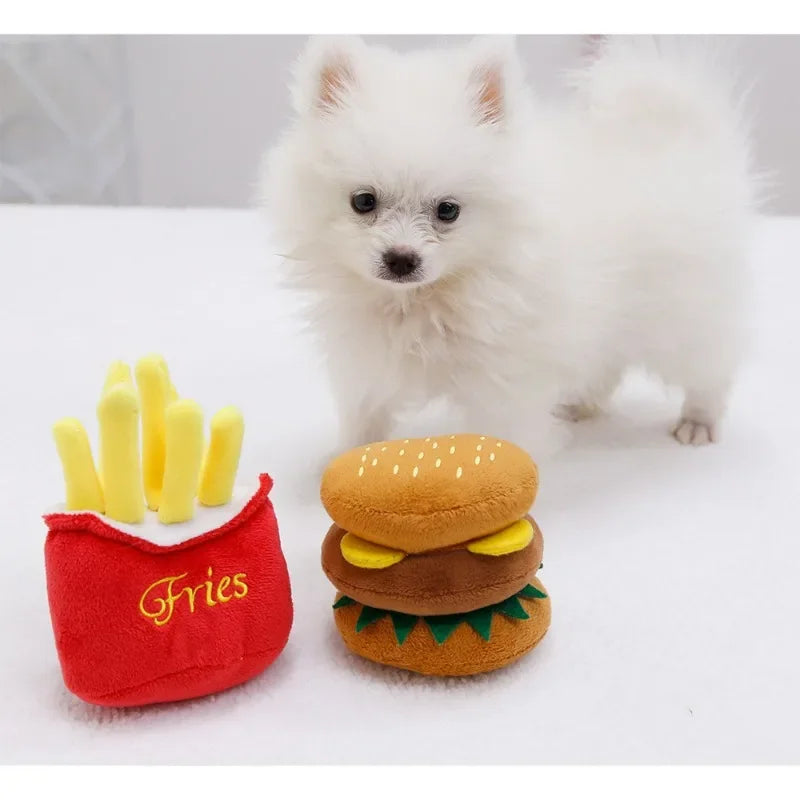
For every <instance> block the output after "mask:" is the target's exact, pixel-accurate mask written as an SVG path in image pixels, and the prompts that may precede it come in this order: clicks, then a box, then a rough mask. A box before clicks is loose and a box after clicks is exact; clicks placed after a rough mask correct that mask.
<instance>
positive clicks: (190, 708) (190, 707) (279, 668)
mask: <svg viewBox="0 0 800 800" xmlns="http://www.w3.org/2000/svg"><path fill="white" fill-rule="evenodd" d="M294 661H295V655H294V653H293V652H292V648H291V643H289V644H287V646H286V649H285V650H284V651H283V652H282V653H281V654H280V655H279V656H278V658H277V659H276V660H275V661H274V662H273V663H272V664H270V666H268V667H267V668H266V669H265V670H264V672H262V673H261V674H260V675H257V676H256V677H255V678H252V679H251V680H249V681H247V682H245V683H242V684H239V685H238V686H234V687H232V688H230V689H225V690H223V691H221V692H217V693H216V694H211V695H207V696H205V697H198V698H193V699H189V700H179V701H176V702H172V703H157V704H155V705H150V706H132V707H130V708H107V707H105V706H97V705H93V704H91V703H86V702H84V701H83V700H81V699H80V698H78V697H76V696H75V695H73V694H71V693H70V692H69V691H68V690H67V689H66V687H65V686H64V685H63V684H62V683H61V682H60V680H59V683H58V685H56V684H55V683H54V685H53V694H54V702H53V706H54V707H55V708H58V709H59V711H60V712H61V713H62V715H63V716H64V717H66V718H68V719H69V720H71V721H74V722H77V723H79V724H81V725H84V726H88V727H101V728H107V729H109V730H117V729H120V728H124V727H126V726H128V725H131V724H138V723H140V722H143V721H148V722H150V721H153V720H161V719H165V720H166V719H169V720H170V721H171V722H172V721H174V720H175V719H176V718H179V717H183V716H186V715H188V714H193V713H196V712H201V711H203V710H209V709H210V708H212V707H215V712H216V713H220V712H221V713H224V714H235V713H238V711H239V709H240V708H241V706H242V705H243V704H246V703H250V702H251V701H252V698H253V697H254V696H255V695H256V694H257V695H259V696H263V695H265V694H266V695H269V694H272V693H275V692H278V691H281V690H282V688H283V686H284V684H285V683H286V681H287V680H288V679H289V676H290V675H291V672H292V670H293V669H295V667H294V666H293V664H294ZM87 763H89V762H88V761H87Z"/></svg>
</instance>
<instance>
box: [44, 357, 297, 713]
mask: <svg viewBox="0 0 800 800" xmlns="http://www.w3.org/2000/svg"><path fill="white" fill-rule="evenodd" d="M134 374H135V383H134V379H133V376H132V373H131V370H130V369H129V368H128V366H127V365H125V364H123V363H121V362H115V363H114V364H112V365H111V367H110V369H109V371H108V375H107V378H106V382H105V385H104V387H103V391H102V395H101V398H100V401H99V404H98V407H97V419H98V425H99V451H98V454H99V459H98V466H97V467H96V466H95V462H94V459H93V457H92V450H91V446H90V444H89V438H88V435H87V432H86V430H85V428H84V427H83V425H81V423H80V422H79V421H78V420H77V419H73V418H66V419H62V420H59V421H58V422H57V423H56V424H55V425H54V426H53V436H54V438H55V442H56V448H57V451H58V455H59V457H60V459H61V464H62V467H63V471H64V481H65V485H66V503H65V504H64V506H62V507H59V508H58V509H56V510H54V511H53V512H51V513H49V514H46V515H45V517H44V519H45V522H46V524H47V528H48V534H47V539H46V542H45V566H46V571H47V591H48V598H49V602H50V613H51V618H52V622H53V631H54V634H55V639H56V647H57V650H58V655H59V660H60V662H61V669H62V673H63V676H64V682H65V684H66V686H67V688H68V689H70V691H72V692H74V693H75V694H76V695H78V696H79V697H81V698H82V699H84V700H86V701H88V702H91V703H96V704H99V705H105V706H133V705H145V704H149V703H159V702H166V701H171V700H182V699H186V698H190V697H198V696H201V695H205V694H210V693H212V692H217V691H220V690H222V689H226V688H229V687H231V686H235V685H236V684H239V683H242V682H244V681H246V680H248V679H250V678H252V677H254V676H255V675H257V674H258V673H260V672H261V671H262V670H264V669H265V668H266V667H267V666H268V665H269V664H270V663H271V662H272V661H273V660H274V659H275V658H277V656H278V655H279V654H280V652H281V651H282V650H283V648H284V646H285V644H286V641H287V639H288V636H289V631H290V629H291V625H292V600H291V591H290V586H289V575H288V572H287V569H286V562H285V560H284V557H283V553H282V551H281V544H280V538H279V534H278V525H277V521H276V518H275V513H274V510H273V507H272V503H271V502H270V500H269V492H270V489H271V488H272V480H271V479H270V477H269V476H268V475H261V476H260V478H259V482H258V486H257V487H255V488H250V489H247V488H245V487H241V486H237V485H236V473H237V470H238V465H239V455H240V453H241V448H242V441H243V437H244V422H243V419H242V415H241V413H240V412H239V411H238V410H237V409H236V408H234V407H232V406H230V407H227V408H224V409H222V410H221V411H218V412H217V413H216V414H215V415H214V417H213V418H212V420H211V432H210V440H209V441H208V443H207V446H206V442H205V440H204V430H203V428H204V426H203V411H202V409H201V408H200V406H199V405H198V404H197V403H196V402H194V401H193V400H189V399H186V398H181V397H179V396H178V393H177V391H176V390H175V387H174V386H173V385H172V381H171V379H170V376H169V372H168V370H167V366H166V364H165V362H164V360H163V358H161V357H160V356H148V357H145V358H142V359H141V360H140V361H139V362H138V363H137V364H136V369H135V371H134Z"/></svg>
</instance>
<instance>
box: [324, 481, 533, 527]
mask: <svg viewBox="0 0 800 800" xmlns="http://www.w3.org/2000/svg"><path fill="white" fill-rule="evenodd" d="M537 486H538V483H537V482H536V481H528V482H526V483H520V484H518V487H519V488H516V489H508V490H506V491H503V492H495V493H494V494H491V495H488V496H484V497H482V498H481V499H480V500H475V501H474V502H472V503H464V504H462V505H459V506H450V507H449V508H442V509H439V510H438V511H432V512H430V513H428V514H421V513H419V512H418V511H409V512H408V513H403V512H401V511H389V510H386V509H382V508H375V507H374V506H363V505H360V504H358V503H353V502H350V501H348V500H345V499H342V498H340V497H337V498H336V500H335V503H336V504H337V505H339V506H340V507H343V508H344V509H345V510H347V511H359V512H362V513H370V514H377V515H378V516H382V517H399V518H400V519H412V518H418V519H431V518H433V519H435V518H436V517H438V516H447V515H449V514H452V513H454V512H457V511H470V510H472V509H475V508H479V507H481V506H484V505H487V506H488V505H491V504H492V503H493V502H494V501H496V500H504V499H505V498H506V497H509V496H511V495H514V494H520V493H521V492H520V489H530V488H533V489H536V488H537ZM329 502H330V501H329ZM329 502H328V503H326V507H327V506H328V505H329ZM331 516H332V517H333V515H331ZM335 521H336V520H335V518H334V522H335Z"/></svg>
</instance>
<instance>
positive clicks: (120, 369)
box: [103, 361, 133, 394]
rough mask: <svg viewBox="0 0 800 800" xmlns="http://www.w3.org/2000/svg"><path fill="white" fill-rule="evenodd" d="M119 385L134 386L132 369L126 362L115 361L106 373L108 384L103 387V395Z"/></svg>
mask: <svg viewBox="0 0 800 800" xmlns="http://www.w3.org/2000/svg"><path fill="white" fill-rule="evenodd" d="M118 383H126V384H129V385H130V386H133V378H132V377H131V368H130V367H129V366H128V365H127V364H126V363H125V362H124V361H114V362H112V364H111V366H110V367H109V368H108V372H107V373H106V382H105V385H104V386H103V394H105V393H106V392H107V391H108V390H109V389H111V388H112V387H114V386H116V385H117V384H118Z"/></svg>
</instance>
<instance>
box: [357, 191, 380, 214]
mask: <svg viewBox="0 0 800 800" xmlns="http://www.w3.org/2000/svg"><path fill="white" fill-rule="evenodd" d="M350 205H351V206H352V207H353V211H355V212H356V213H357V214H369V212H370V211H374V210H375V206H376V205H378V201H377V200H376V199H375V195H374V194H372V192H356V193H355V194H354V195H353V196H352V197H351V198H350Z"/></svg>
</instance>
